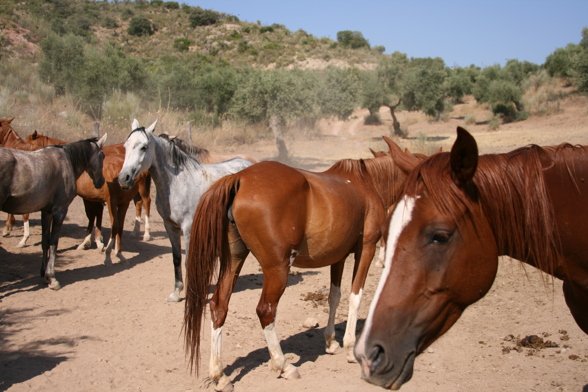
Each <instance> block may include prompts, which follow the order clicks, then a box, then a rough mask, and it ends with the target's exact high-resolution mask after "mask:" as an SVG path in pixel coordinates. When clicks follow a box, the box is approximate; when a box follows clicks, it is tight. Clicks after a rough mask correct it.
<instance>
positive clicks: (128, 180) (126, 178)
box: [118, 171, 136, 189]
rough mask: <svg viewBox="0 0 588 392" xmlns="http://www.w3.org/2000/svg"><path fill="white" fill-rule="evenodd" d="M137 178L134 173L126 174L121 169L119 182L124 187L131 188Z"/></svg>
mask: <svg viewBox="0 0 588 392" xmlns="http://www.w3.org/2000/svg"><path fill="white" fill-rule="evenodd" d="M135 178H136V177H135V176H133V175H132V174H125V173H123V172H122V171H121V172H120V173H119V175H118V184H119V185H120V187H121V188H122V189H131V188H132V187H133V185H134V183H135Z"/></svg>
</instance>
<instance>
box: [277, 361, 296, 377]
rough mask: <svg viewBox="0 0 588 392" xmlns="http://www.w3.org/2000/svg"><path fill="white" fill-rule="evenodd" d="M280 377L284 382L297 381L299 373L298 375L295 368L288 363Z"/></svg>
mask: <svg viewBox="0 0 588 392" xmlns="http://www.w3.org/2000/svg"><path fill="white" fill-rule="evenodd" d="M281 376H282V378H285V379H286V380H298V379H299V378H300V373H298V369H297V368H296V366H294V365H292V364H291V363H288V364H287V365H286V368H285V369H284V371H283V372H282V374H281Z"/></svg>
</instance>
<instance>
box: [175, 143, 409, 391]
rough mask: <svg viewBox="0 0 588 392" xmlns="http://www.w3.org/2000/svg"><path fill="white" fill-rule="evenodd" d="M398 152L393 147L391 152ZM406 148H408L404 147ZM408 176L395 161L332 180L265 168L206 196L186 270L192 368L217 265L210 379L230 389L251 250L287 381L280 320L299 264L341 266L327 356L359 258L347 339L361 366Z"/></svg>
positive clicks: (357, 164)
mask: <svg viewBox="0 0 588 392" xmlns="http://www.w3.org/2000/svg"><path fill="white" fill-rule="evenodd" d="M389 148H392V146H389ZM396 148H398V147H396ZM403 180H404V175H403V174H402V172H401V171H400V170H398V169H397V168H396V166H395V164H394V162H393V160H392V158H391V157H389V156H386V157H381V158H373V159H365V160H343V161H340V162H338V163H336V164H335V165H334V166H333V167H331V168H330V169H329V170H327V171H325V172H323V173H314V172H309V171H305V170H300V169H295V168H292V167H288V166H285V165H283V164H280V163H277V162H260V163H257V164H255V165H253V166H251V167H248V168H246V169H244V170H242V171H241V172H239V173H236V174H233V175H229V176H226V177H223V178H221V179H220V180H218V181H217V182H215V183H214V184H213V185H212V187H211V188H210V189H209V190H208V191H207V192H206V193H205V194H204V195H203V196H202V199H201V200H200V204H199V205H198V208H197V210H196V212H195V214H194V221H193V224H192V230H191V235H190V241H189V242H190V247H189V250H188V256H187V257H188V259H187V266H186V271H187V272H186V283H187V287H186V304H185V316H184V330H185V336H186V347H187V350H188V351H189V352H190V358H191V360H192V363H194V362H195V363H196V366H198V363H199V344H200V333H201V326H202V318H203V315H204V308H205V304H206V299H207V294H208V290H209V287H210V284H211V280H212V275H213V272H214V270H215V265H216V263H217V260H219V259H220V271H221V273H220V276H219V281H218V284H217V286H216V289H215V291H214V295H213V297H212V299H211V300H210V311H211V318H212V337H211V339H212V343H211V344H212V347H213V350H212V352H211V360H210V364H211V367H210V378H211V379H212V380H213V381H214V382H216V384H217V385H216V388H217V389H218V390H221V389H223V388H224V387H226V386H228V385H230V380H229V378H228V377H227V376H226V375H225V374H224V372H223V365H222V359H221V348H222V334H221V331H222V327H223V324H224V322H225V319H226V316H227V311H228V306H229V299H230V297H231V293H232V290H233V287H234V285H235V282H236V280H237V276H238V275H239V272H240V270H241V267H242V265H243V262H244V260H245V258H246V257H247V255H248V254H249V251H251V253H252V254H253V255H254V256H255V257H256V258H257V260H258V261H259V263H260V265H261V268H262V271H263V275H264V282H263V289H262V293H261V298H260V300H259V304H258V305H257V315H258V316H259V320H260V322H261V327H262V328H263V330H264V333H265V336H266V340H267V344H268V349H269V352H270V356H271V358H272V364H273V367H274V369H276V370H278V371H279V372H280V374H281V375H282V377H284V378H287V379H291V378H298V377H299V374H298V370H297V369H296V367H294V366H293V365H292V364H290V363H288V361H287V360H286V358H285V357H284V354H283V352H282V349H281V347H280V344H279V338H278V335H277V333H276V328H275V321H276V312H277V308H278V302H279V300H280V297H281V296H282V294H283V293H284V290H285V289H286V284H287V281H288V272H289V270H290V267H292V266H295V267H301V268H320V267H325V266H331V289H330V294H329V307H330V311H329V321H328V325H327V327H326V329H325V333H324V334H325V340H326V351H327V352H328V353H335V352H336V351H338V348H339V343H338V342H337V341H336V340H335V325H334V321H335V312H336V308H337V306H338V304H339V299H340V297H341V289H340V286H341V277H342V274H343V267H344V265H345V259H346V258H347V256H348V255H349V254H350V253H354V254H355V265H354V269H353V284H352V288H351V294H350V298H349V317H348V321H347V330H346V333H345V337H344V339H343V346H344V348H345V350H346V353H347V357H348V360H350V361H355V359H354V357H353V352H352V349H353V345H354V343H355V334H356V322H357V312H358V309H359V306H360V302H361V297H362V292H363V285H364V283H365V279H366V275H367V272H368V269H369V266H370V263H371V261H372V259H373V257H374V253H375V250H376V243H377V241H378V240H379V239H380V236H381V227H382V223H383V222H384V220H385V217H386V208H387V207H388V206H390V205H392V204H393V203H394V201H395V195H397V192H398V189H399V187H400V185H401V184H402V182H403Z"/></svg>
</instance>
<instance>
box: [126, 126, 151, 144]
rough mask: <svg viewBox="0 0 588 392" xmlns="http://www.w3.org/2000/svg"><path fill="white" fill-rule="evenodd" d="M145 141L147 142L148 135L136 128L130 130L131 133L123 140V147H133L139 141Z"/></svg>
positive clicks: (139, 142)
mask: <svg viewBox="0 0 588 392" xmlns="http://www.w3.org/2000/svg"><path fill="white" fill-rule="evenodd" d="M147 142H149V136H147V134H146V133H145V132H144V131H142V130H141V129H139V128H138V129H135V130H134V131H133V132H131V134H130V135H129V137H128V138H127V141H126V142H125V147H127V146H128V147H133V146H134V145H139V144H141V143H147Z"/></svg>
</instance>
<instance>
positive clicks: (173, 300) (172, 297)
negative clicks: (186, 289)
mask: <svg viewBox="0 0 588 392" xmlns="http://www.w3.org/2000/svg"><path fill="white" fill-rule="evenodd" d="M165 302H169V303H176V302H180V295H179V294H178V293H176V292H175V291H174V292H173V293H171V294H170V295H169V297H167V299H166V300H165Z"/></svg>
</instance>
